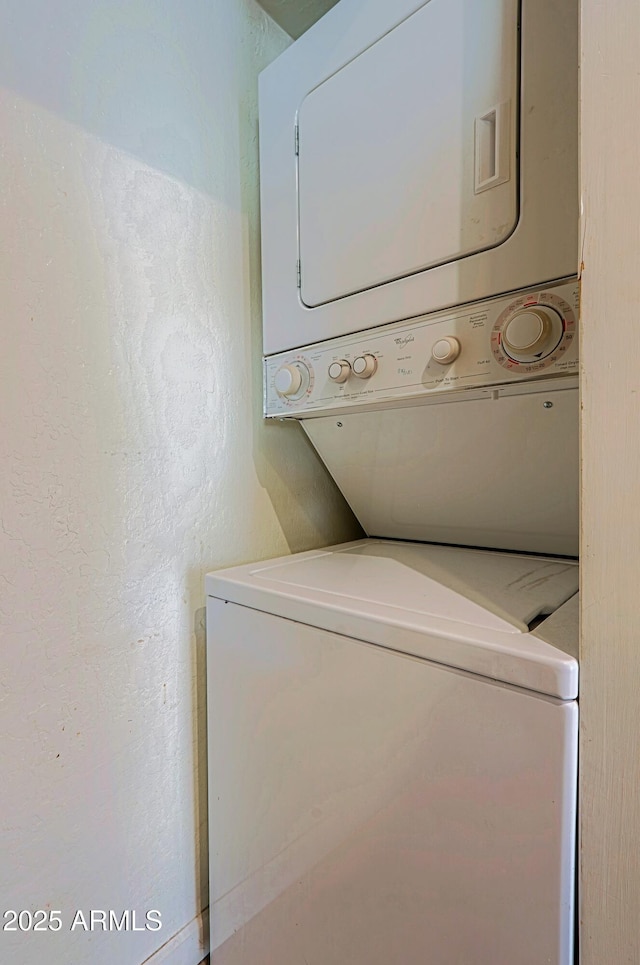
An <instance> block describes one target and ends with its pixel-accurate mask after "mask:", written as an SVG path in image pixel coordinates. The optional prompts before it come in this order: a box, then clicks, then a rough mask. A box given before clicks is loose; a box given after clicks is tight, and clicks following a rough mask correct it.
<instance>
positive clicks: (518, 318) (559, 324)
mask: <svg viewBox="0 0 640 965" xmlns="http://www.w3.org/2000/svg"><path fill="white" fill-rule="evenodd" d="M574 334H575V317H574V314H573V311H572V309H571V307H570V306H569V305H568V304H567V302H565V301H564V300H563V299H562V298H559V297H558V295H555V294H553V292H542V293H540V294H539V295H524V296H522V298H519V299H517V300H516V301H514V302H511V304H510V305H508V306H507V308H506V309H505V310H504V311H503V312H502V314H501V315H499V317H498V319H497V321H496V323H495V325H494V326H493V331H492V333H491V347H492V349H493V355H494V358H495V359H496V360H497V361H498V362H499V363H500V365H502V366H503V368H506V369H509V370H511V371H519V372H522V373H523V374H524V373H525V372H526V373H530V372H537V371H539V370H540V369H545V368H548V367H549V366H550V365H553V364H554V363H555V362H557V361H558V360H559V359H560V358H561V357H562V355H563V354H564V353H565V352H566V350H567V348H568V347H569V345H570V344H571V340H572V339H573V337H574Z"/></svg>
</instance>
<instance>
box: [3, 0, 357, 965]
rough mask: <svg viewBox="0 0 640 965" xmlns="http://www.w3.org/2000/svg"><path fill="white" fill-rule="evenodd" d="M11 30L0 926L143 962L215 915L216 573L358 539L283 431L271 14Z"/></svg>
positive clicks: (64, 949)
mask: <svg viewBox="0 0 640 965" xmlns="http://www.w3.org/2000/svg"><path fill="white" fill-rule="evenodd" d="M0 23H1V24H2V29H1V30H0V83H1V87H2V90H1V92H0V118H1V121H0V123H1V125H2V127H1V130H2V138H1V141H0V199H1V204H2V242H1V258H0V275H1V285H2V301H1V304H0V327H1V331H2V351H1V353H0V460H1V465H2V473H1V486H0V747H1V750H2V770H3V780H2V790H1V792H0V795H1V806H0V867H1V868H2V873H1V874H0V913H2V912H4V911H5V910H6V909H16V910H20V909H30V910H31V911H34V910H35V909H38V908H43V909H53V910H58V909H59V910H61V913H62V929H61V930H60V932H59V933H56V934H54V933H52V932H43V933H39V934H35V933H33V932H30V931H26V932H20V931H16V932H5V931H2V932H0V961H1V962H3V963H5V962H6V963H10V965H18V963H19V965H36V963H37V965H41V963H42V962H47V965H87V963H89V962H90V963H91V965H114V963H118V965H134V963H136V965H137V963H139V962H142V961H143V960H144V959H145V958H147V956H149V955H151V954H152V953H153V952H154V950H155V949H157V948H159V947H160V946H161V945H163V944H164V943H165V942H167V941H168V940H169V939H170V938H171V936H172V935H173V934H174V933H176V932H178V931H179V930H180V929H182V928H184V927H185V926H188V925H189V923H190V922H193V921H194V919H196V918H197V915H198V913H199V912H200V910H201V908H202V907H204V906H206V903H207V896H206V848H205V844H206V826H205V820H206V777H205V773H204V770H203V767H204V761H205V759H206V755H205V748H204V734H205V719H204V692H203V681H204V675H203V660H204V633H203V619H204V617H203V610H202V606H203V602H204V600H203V589H202V578H203V574H204V572H205V571H206V570H207V569H211V568H215V567H217V566H222V565H229V564H231V563H234V562H236V561H244V560H247V559H251V558H258V557H266V556H269V555H278V554H282V553H283V552H287V550H289V549H291V550H301V549H306V548H309V547H312V546H317V545H320V544H322V543H328V542H331V541H334V540H339V539H342V538H350V537H351V536H352V535H354V533H357V530H355V528H354V523H353V519H352V517H351V515H350V513H349V512H348V510H347V509H346V506H345V504H344V503H343V501H342V499H341V497H340V496H339V494H338V493H337V491H336V490H335V488H334V487H333V485H332V484H331V483H330V482H329V481H328V479H327V476H326V474H325V472H324V470H323V469H322V467H321V466H320V464H319V462H318V460H317V458H316V456H315V455H314V453H313V451H312V450H311V449H310V447H309V445H308V444H307V443H306V441H305V438H304V435H303V433H302V431H301V430H298V427H297V426H280V425H269V426H265V425H263V423H262V421H261V418H260V411H261V384H260V363H259V354H260V302H259V264H258V252H259V245H258V222H257V145H256V137H257V133H256V132H257V126H256V74H257V71H258V69H259V68H260V67H262V66H264V65H265V64H266V63H268V62H269V61H270V60H271V59H273V57H274V56H275V55H276V54H277V53H278V52H279V50H280V49H282V48H283V47H284V46H285V45H286V43H287V42H288V41H287V38H285V36H284V34H282V33H281V32H280V31H279V30H278V28H276V27H275V25H274V24H273V23H272V22H271V21H270V20H269V19H268V18H267V17H266V15H265V14H264V13H263V11H262V10H260V9H259V8H258V7H257V6H256V5H255V4H254V2H253V0H215V2H213V3H212V2H206V3H204V2H203V3H199V2H197V0H182V2H181V3H180V4H177V3H174V2H171V0H153V2H151V0H134V2H131V0H126V2H125V0H122V2H119V3H118V2H114V0H111V2H110V0H93V2H91V3H86V2H85V0H64V2H61V3H59V4H51V3H49V2H48V0H23V2H22V3H21V4H11V3H9V0H7V2H5V3H2V4H1V5H0ZM78 909H80V910H84V911H85V912H88V911H89V910H91V909H107V910H110V909H112V910H116V911H118V912H120V911H122V910H125V909H135V910H137V912H138V914H139V915H141V916H142V921H143V922H144V913H145V911H147V910H149V909H158V910H159V911H161V913H162V921H163V927H162V930H161V931H160V932H150V931H141V932H136V933H133V932H127V933H113V932H112V933H104V932H102V931H100V930H96V931H93V932H85V931H84V930H83V929H82V928H81V927H80V928H76V929H75V930H74V931H71V930H70V925H71V921H72V918H73V914H74V912H75V911H76V910H78ZM23 921H26V919H23ZM5 922H6V919H4V920H3V923H5ZM194 927H196V931H197V921H196V926H194ZM192 930H193V929H192ZM188 933H189V934H191V933H190V932H189V929H188V928H187V932H185V933H183V937H184V935H187V937H188ZM196 944H197V942H196ZM191 946H193V948H194V950H193V951H189V948H190V947H191ZM191 946H190V945H189V941H187V940H186V939H185V941H184V942H183V943H182V945H181V950H180V951H179V953H176V954H177V957H176V956H174V957H173V958H171V955H170V949H169V951H167V950H165V952H164V953H163V955H162V961H163V962H164V961H167V962H168V961H169V960H171V961H173V960H175V961H176V962H180V963H184V965H189V962H190V961H193V962H194V963H195V962H196V961H198V954H197V948H196V947H195V945H194V943H193V941H191ZM158 961H160V959H158Z"/></svg>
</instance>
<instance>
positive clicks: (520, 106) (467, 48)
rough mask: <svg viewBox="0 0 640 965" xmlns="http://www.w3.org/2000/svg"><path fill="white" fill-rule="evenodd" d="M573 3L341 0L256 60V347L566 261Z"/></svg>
mask: <svg viewBox="0 0 640 965" xmlns="http://www.w3.org/2000/svg"><path fill="white" fill-rule="evenodd" d="M577 6H578V5H577V2H576V0H567V2H565V3H563V4H560V5H559V4H558V3H557V2H555V0H522V2H521V3H519V2H517V0H484V2H483V3H481V4H480V3H478V2H477V0H426V2H425V0H394V2H393V3H389V2H388V0H341V2H340V3H339V4H337V5H336V6H335V7H334V8H333V9H332V10H331V11H329V13H328V14H327V15H326V16H325V17H323V18H322V19H321V20H320V21H319V22H318V23H317V24H315V26H314V27H313V28H312V29H311V30H309V31H308V32H307V33H306V34H305V35H304V36H302V37H301V38H300V39H299V40H298V41H297V42H296V43H295V44H293V45H292V46H291V47H289V48H288V49H287V50H286V51H285V52H284V53H283V54H282V55H281V56H280V57H279V58H278V59H277V60H276V61H275V62H274V63H273V64H271V65H269V67H268V68H267V69H266V70H265V71H264V72H263V73H262V75H261V78H260V172H261V210H262V217H261V221H262V268H263V311H264V351H265V353H266V354H267V355H271V354H273V353H276V352H282V351H285V350H290V349H293V348H295V347H298V346H303V345H308V344H309V343H314V342H318V341H323V340H325V339H329V338H336V337H339V336H341V335H345V334H348V333H352V332H357V331H362V330H364V329H369V328H372V327H374V326H378V325H382V324H386V323H389V322H393V321H398V320H402V319H406V318H412V317H416V316H418V315H421V314H424V313H427V312H433V311H436V310H439V309H442V308H445V307H447V306H455V305H462V304H467V303H470V302H473V301H477V300H480V299H484V298H488V297H494V296H496V295H500V294H503V293H508V292H515V291H519V290H522V289H524V288H526V287H529V286H533V285H541V284H547V283H549V282H551V281H554V280H557V279H560V278H563V277H566V276H569V275H573V274H575V272H576V270H577V265H578V253H577V204H578V186H577V61H578V57H577V33H578V31H577Z"/></svg>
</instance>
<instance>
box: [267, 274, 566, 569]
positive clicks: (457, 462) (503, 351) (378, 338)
mask: <svg viewBox="0 0 640 965" xmlns="http://www.w3.org/2000/svg"><path fill="white" fill-rule="evenodd" d="M577 316H578V285H577V283H576V282H575V281H574V280H571V281H569V282H567V283H565V284H562V285H558V286H554V287H552V288H550V289H542V290H536V289H534V290H530V291H526V292H523V293H520V294H518V295H515V296H509V297H505V298H499V299H493V300H489V301H487V302H480V303H476V304H474V305H471V306H466V307H463V308H458V309H455V310H447V311H444V312H436V313H434V314H433V315H431V316H424V317H422V318H419V319H415V320H413V321H410V322H400V323H394V324H391V325H386V326H380V327H379V328H377V329H370V330H368V331H366V332H362V333H359V334H356V335H350V336H343V337H342V338H339V339H333V340H329V341H327V342H320V343H317V344H314V345H308V346H306V347H305V348H304V349H301V350H295V351H292V352H285V353H281V354H278V355H275V356H271V357H269V358H267V359H265V367H264V385H265V414H266V415H267V416H268V417H270V418H283V417H293V418H296V419H300V420H302V424H303V426H304V429H305V431H306V432H307V434H308V436H309V438H310V439H311V441H312V442H313V444H314V446H315V448H316V449H317V451H318V453H319V454H320V456H321V458H322V460H323V461H324V463H325V464H326V466H327V468H328V469H329V471H330V473H331V474H332V476H333V478H334V479H335V481H336V483H337V485H338V487H339V488H340V490H341V491H342V493H343V494H344V496H345V498H346V499H347V501H348V502H349V505H350V506H351V508H352V509H353V511H354V513H355V515H356V516H357V518H358V520H359V521H360V523H361V525H362V527H363V529H364V531H365V533H367V534H368V535H369V536H385V537H390V538H394V539H412V540H421V541H427V542H437V543H456V544H461V545H467V546H469V545H473V546H490V547H494V548H500V549H510V550H519V551H525V552H533V553H553V554H558V555H568V556H577V554H578V488H579V487H578V480H579V449H578V420H579V400H578V378H577V373H578V363H579V353H578V328H577ZM523 332H524V333H525V338H530V339H531V340H532V341H533V344H532V345H530V346H529V347H528V348H525V349H515V348H514V347H513V345H512V340H513V341H517V340H518V339H521V340H522V337H523ZM529 332H531V333H532V334H527V333H529ZM443 345H444V346H445V348H446V347H448V346H450V345H453V346H455V347H457V355H455V357H454V358H453V359H451V360H445V361H442V360H439V359H438V358H436V357H435V356H434V353H437V352H438V351H439V349H440V347H441V346H443ZM358 365H360V366H365V365H368V366H369V373H370V374H368V376H367V377H364V376H363V375H361V376H358V375H357V374H356V372H357V368H358ZM336 369H337V370H338V375H339V378H340V381H334V380H333V378H332V373H333V372H334V371H335V370H336ZM365 375H366V373H365ZM283 379H284V380H285V382H282V383H281V381H280V380H283ZM291 382H293V385H290V384H289V383H291ZM289 388H291V389H293V391H289V392H288V393H287V390H288V389H289ZM445 403H446V404H445Z"/></svg>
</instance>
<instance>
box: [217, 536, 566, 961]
mask: <svg viewBox="0 0 640 965" xmlns="http://www.w3.org/2000/svg"><path fill="white" fill-rule="evenodd" d="M206 585H207V594H208V601H207V627H208V645H207V646H208V655H207V674H208V716H209V775H210V777H209V781H210V783H209V833H210V861H211V878H210V889H211V893H210V915H211V961H212V965H247V963H248V962H250V963H251V965H275V963H277V965H299V963H301V962H303V963H306V965H389V963H390V962H402V963H403V965H424V963H425V962H429V963H430V965H451V963H454V962H465V963H467V962H473V965H496V963H498V962H499V963H502V962H505V963H506V962H509V963H513V962H517V963H518V965H540V963H541V962H547V961H550V962H553V963H554V965H570V963H571V962H572V961H573V944H572V943H573V903H574V896H573V892H574V871H575V820H576V770H577V705H576V703H575V701H574V700H572V699H567V700H561V699H559V697H557V696H549V695H548V694H552V693H560V694H561V695H563V696H565V697H573V696H575V693H576V686H577V664H576V660H575V655H574V652H573V651H574V650H575V644H576V638H577V619H576V618H577V610H576V607H575V590H576V588H577V567H576V566H575V564H573V563H572V562H571V561H569V562H564V561H559V560H544V559H540V558H531V557H525V556H515V555H512V554H504V553H484V552H481V551H476V550H462V549H456V548H451V547H437V546H433V547H429V546H420V545H417V544H405V543H393V542H386V541H376V540H363V541H357V542H355V543H352V544H346V545H344V546H341V547H331V548H329V549H327V550H322V551H317V552H309V553H303V554H298V555H297V556H294V557H285V558H282V559H280V560H273V561H268V562H265V563H262V564H252V565H248V566H241V567H236V568H233V569H229V570H226V571H220V572H218V573H213V574H209V575H208V576H207V584H206ZM546 613H549V614H550V615H549V617H548V619H547V620H544V619H543V620H542V622H541V623H540V624H539V626H537V627H536V628H535V629H534V630H533V631H529V630H528V629H527V621H528V620H529V619H530V618H531V617H532V615H536V614H541V615H542V614H546ZM547 623H549V624H550V625H551V624H553V626H552V629H551V631H550V634H549V637H550V639H553V641H554V642H553V644H552V643H550V642H548V641H547V640H546V639H545V637H546V636H547V634H546V633H545V626H546V624H547ZM420 640H422V643H420V642H418V641H420ZM558 644H559V646H558ZM416 654H418V655H419V656H417V655H416ZM476 654H480V656H479V657H477V656H476ZM425 658H426V659H425ZM454 668H455V669H454ZM518 668H519V669H518ZM543 668H544V669H543ZM470 671H471V672H470ZM481 674H482V675H481ZM492 677H493V678H494V679H491V678H492ZM503 680H504V681H506V682H502V681H503ZM514 682H515V683H518V684H519V686H514V685H513V684H514ZM525 687H527V688H528V687H532V688H534V689H523V688H525ZM540 690H545V691H546V693H541V692H540Z"/></svg>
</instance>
